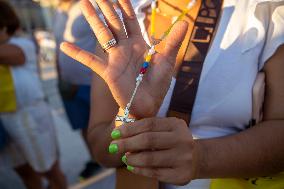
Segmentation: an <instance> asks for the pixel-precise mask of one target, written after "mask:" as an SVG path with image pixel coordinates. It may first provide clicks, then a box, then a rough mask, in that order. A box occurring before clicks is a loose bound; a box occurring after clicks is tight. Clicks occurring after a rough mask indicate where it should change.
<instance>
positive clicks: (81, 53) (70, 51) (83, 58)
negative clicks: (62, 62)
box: [60, 42, 106, 76]
mask: <svg viewBox="0 0 284 189" xmlns="http://www.w3.org/2000/svg"><path fill="white" fill-rule="evenodd" d="M60 49H61V51H63V52H64V53H65V54H66V55H68V56H70V57H71V58H73V59H75V60H77V61H78V62H81V63H82V64H83V65H85V66H87V67H89V68H90V69H91V70H93V71H94V72H96V73H97V74H98V75H100V76H102V75H103V73H104V70H105V68H106V65H105V64H104V63H103V61H102V60H101V59H100V58H99V57H98V56H96V55H94V54H92V53H90V52H87V51H85V50H83V49H80V48H79V47H77V46H75V45H73V44H71V43H68V42H63V43H61V45H60Z"/></svg>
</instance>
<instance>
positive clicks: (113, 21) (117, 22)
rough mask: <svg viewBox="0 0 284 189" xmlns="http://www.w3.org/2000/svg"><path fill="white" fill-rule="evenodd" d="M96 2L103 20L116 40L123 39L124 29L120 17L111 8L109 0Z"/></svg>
mask: <svg viewBox="0 0 284 189" xmlns="http://www.w3.org/2000/svg"><path fill="white" fill-rule="evenodd" d="M96 2H97V4H98V6H99V7H100V9H101V11H102V13H103V14H104V17H105V20H106V22H107V24H108V26H109V28H110V30H111V31H112V32H113V34H114V35H115V37H116V38H117V39H118V40H121V39H125V38H126V33H125V29H124V26H123V23H122V21H121V19H120V17H119V16H118V14H117V13H116V11H115V10H114V8H113V3H111V2H110V1H109V0H96Z"/></svg>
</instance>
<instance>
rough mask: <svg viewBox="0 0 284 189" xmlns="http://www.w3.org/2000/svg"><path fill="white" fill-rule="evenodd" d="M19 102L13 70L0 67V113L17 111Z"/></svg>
mask: <svg viewBox="0 0 284 189" xmlns="http://www.w3.org/2000/svg"><path fill="white" fill-rule="evenodd" d="M16 108H17V101H16V93H15V88H14V82H13V77H12V73H11V70H10V68H9V67H8V66H2V65H0V113H3V112H13V111H16Z"/></svg>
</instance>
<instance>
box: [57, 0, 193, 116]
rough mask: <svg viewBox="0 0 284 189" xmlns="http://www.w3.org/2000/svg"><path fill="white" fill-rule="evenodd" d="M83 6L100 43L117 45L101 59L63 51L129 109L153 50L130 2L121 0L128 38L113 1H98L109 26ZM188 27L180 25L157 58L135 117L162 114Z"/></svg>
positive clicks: (67, 46) (74, 49)
mask: <svg viewBox="0 0 284 189" xmlns="http://www.w3.org/2000/svg"><path fill="white" fill-rule="evenodd" d="M80 3H81V8H82V11H83V14H84V16H85V17H86V19H87V21H88V22H89V24H90V26H91V28H92V29H93V31H94V33H95V35H96V37H97V39H98V41H99V43H100V44H101V45H103V44H105V43H106V42H108V41H110V40H111V39H113V38H115V39H116V41H117V44H116V45H115V46H114V47H112V48H110V49H108V50H107V51H106V52H105V53H104V55H101V56H98V55H95V54H92V53H90V52H86V51H84V50H82V49H80V48H78V47H76V46H75V45H73V44H70V43H66V42H65V43H63V44H62V45H61V50H62V51H63V52H65V53H66V54H67V55H69V56H70V57H72V58H74V59H76V60H77V61H79V62H81V63H82V64H84V65H86V66H88V67H89V68H91V69H92V70H93V71H94V72H96V73H97V74H98V75H99V76H100V77H102V78H103V79H104V80H105V82H106V83H107V85H108V87H109V88H110V90H111V93H112V95H113V97H114V99H115V100H116V102H117V103H118V105H119V106H120V107H121V108H125V107H126V104H127V103H128V102H129V100H130V97H131V95H132V92H133V90H134V88H135V83H136V77H137V76H138V74H139V71H140V68H141V67H142V64H143V62H144V58H145V55H146V53H147V50H148V49H149V46H148V45H147V44H146V42H145V41H144V39H143V37H142V34H141V31H140V27H139V24H138V21H137V18H136V16H135V12H134V10H133V8H132V6H131V3H130V0H118V4H119V7H120V9H121V12H122V15H123V20H124V24H125V29H126V31H127V34H126V32H125V29H124V26H123V23H122V21H121V20H120V18H119V16H118V15H117V13H116V11H115V10H114V8H113V4H112V3H111V1H105V0H97V4H98V6H99V7H100V10H101V11H102V13H103V14H104V18H105V20H106V23H107V25H108V26H106V25H105V24H104V22H102V21H101V19H100V18H99V16H98V14H97V13H96V10H95V9H94V7H93V6H92V4H91V3H90V2H89V1H88V0H82V1H81V2H80ZM187 26H188V25H187V23H186V22H179V23H177V24H176V25H175V27H174V28H173V30H172V32H171V33H170V34H169V36H168V37H167V43H166V46H165V49H164V51H163V52H161V53H156V54H155V55H154V56H153V58H152V61H151V65H150V67H149V69H148V72H147V73H146V74H145V76H144V79H143V82H142V84H141V85H140V87H139V89H138V93H137V95H136V97H135V99H134V102H133V107H132V109H131V114H133V115H134V116H136V117H138V118H139V117H140V118H141V117H149V116H154V115H155V114H156V112H157V111H158V109H159V107H160V105H161V103H162V101H163V99H164V96H165V95H166V92H167V90H168V87H169V85H170V81H171V77H172V74H173V69H174V64H175V62H176V56H177V53H178V50H179V47H180V46H181V43H182V41H183V39H184V37H185V35H186V31H187ZM165 30H166V28H165Z"/></svg>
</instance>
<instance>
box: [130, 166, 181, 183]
mask: <svg viewBox="0 0 284 189" xmlns="http://www.w3.org/2000/svg"><path fill="white" fill-rule="evenodd" d="M127 169H128V170H129V171H131V172H133V173H134V174H137V175H141V176H145V177H150V178H154V179H157V180H159V181H162V182H166V183H172V182H173V179H175V178H176V177H175V174H176V173H175V172H174V169H171V168H140V167H135V168H134V167H131V166H130V167H129V166H127Z"/></svg>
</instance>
